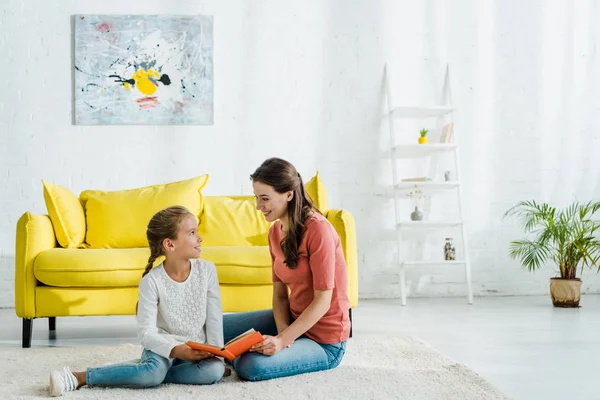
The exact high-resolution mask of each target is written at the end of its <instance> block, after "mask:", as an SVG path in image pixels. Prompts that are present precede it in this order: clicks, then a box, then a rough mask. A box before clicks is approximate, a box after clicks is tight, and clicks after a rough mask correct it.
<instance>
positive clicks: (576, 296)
mask: <svg viewBox="0 0 600 400" xmlns="http://www.w3.org/2000/svg"><path fill="white" fill-rule="evenodd" d="M598 210H600V202H591V201H590V202H587V203H583V204H580V203H578V202H576V203H574V204H572V205H570V206H569V207H567V208H565V209H562V210H558V209H556V208H555V207H552V206H550V205H548V204H546V203H543V204H538V203H536V202H535V201H522V202H520V203H519V204H517V205H516V206H514V207H512V208H511V209H509V210H508V211H507V212H506V213H505V214H504V217H507V216H516V217H517V218H519V221H520V223H521V225H522V227H523V230H524V231H525V232H527V233H533V234H534V235H535V237H534V238H533V239H532V240H530V239H522V240H515V241H512V242H511V244H510V249H509V255H510V257H511V258H514V259H520V260H521V263H522V264H523V266H524V267H526V268H528V269H529V270H530V271H534V270H536V269H538V268H540V267H541V266H542V264H543V263H544V262H545V261H547V260H552V261H554V263H556V265H557V266H558V268H559V271H560V277H555V278H551V279H550V296H551V297H552V303H553V304H554V306H555V307H579V300H580V298H581V279H580V278H578V277H577V269H578V268H579V275H581V273H582V272H583V268H584V267H587V268H590V269H591V268H597V269H598V272H600V238H599V236H598V235H599V234H600V221H599V220H594V219H592V217H593V216H594V213H596V212H597V211H598Z"/></svg>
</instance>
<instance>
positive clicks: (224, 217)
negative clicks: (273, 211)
mask: <svg viewBox="0 0 600 400" xmlns="http://www.w3.org/2000/svg"><path fill="white" fill-rule="evenodd" d="M270 227H271V223H270V222H267V221H265V217H263V215H262V213H261V212H260V211H258V210H256V200H255V199H254V196H204V209H203V210H202V213H201V214H200V225H199V226H198V233H199V234H200V236H202V239H203V242H202V245H203V246H267V245H268V244H269V242H268V237H267V236H268V234H269V228H270Z"/></svg>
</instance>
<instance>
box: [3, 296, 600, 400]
mask: <svg viewBox="0 0 600 400" xmlns="http://www.w3.org/2000/svg"><path fill="white" fill-rule="evenodd" d="M581 305H582V308H579V309H555V308H553V307H552V305H551V302H550V299H549V297H546V296H544V297H538V296H532V297H487V298H476V299H475V303H474V304H473V305H471V306H469V305H468V304H466V300H465V299H463V298H451V299H440V298H437V299H409V302H408V305H407V306H406V307H402V306H400V302H399V301H396V300H363V301H361V302H360V305H359V307H358V308H356V309H355V310H354V336H355V337H370V336H373V337H376V336H382V335H392V334H409V335H414V336H417V337H419V338H421V339H422V340H424V341H426V342H428V343H429V344H431V345H432V346H433V347H434V348H436V349H438V350H439V351H441V352H442V353H444V354H446V355H447V356H448V357H450V358H452V359H454V360H456V361H458V362H461V363H463V364H465V365H467V366H468V367H470V368H471V369H473V370H475V371H476V372H477V373H479V374H480V375H482V376H483V377H485V378H486V379H488V380H489V381H491V382H492V383H494V384H495V385H496V386H497V387H499V388H500V389H501V390H502V391H504V392H505V393H506V394H508V395H509V396H513V397H514V398H515V399H544V400H549V399H573V400H575V399H577V400H580V399H600V296H584V297H583V298H582V302H581ZM56 325H57V335H56V338H49V335H48V321H47V320H44V319H40V320H35V321H34V336H33V337H34V339H33V346H84V345H115V344H119V343H138V341H137V339H136V337H135V335H136V327H135V320H134V318H133V317H84V318H58V319H57V323H56ZM20 338H21V321H20V319H18V318H17V317H16V316H15V314H14V310H12V309H2V310H0V347H6V346H20V345H21V342H20Z"/></svg>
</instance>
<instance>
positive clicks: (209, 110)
mask: <svg viewBox="0 0 600 400" xmlns="http://www.w3.org/2000/svg"><path fill="white" fill-rule="evenodd" d="M74 18H75V55H74V56H75V60H74V68H75V71H74V75H75V123H76V124H82V125H104V124H111V125H117V124H118V125H126V124H151V125H155V124H156V125H159V124H160V125H162V124H199V125H210V124H212V123H213V20H212V17H210V16H200V15H190V16H175V15H168V16H167V15H165V16H163V15H76V16H75V17H74Z"/></svg>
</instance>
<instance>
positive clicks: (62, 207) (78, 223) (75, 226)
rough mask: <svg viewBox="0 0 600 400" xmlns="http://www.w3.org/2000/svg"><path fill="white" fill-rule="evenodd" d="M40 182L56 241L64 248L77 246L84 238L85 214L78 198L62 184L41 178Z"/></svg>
mask: <svg viewBox="0 0 600 400" xmlns="http://www.w3.org/2000/svg"><path fill="white" fill-rule="evenodd" d="M42 184H43V185H44V201H45V202H46V208H47V209H48V215H49V216H50V221H52V225H53V226H54V234H55V235H56V239H57V240H58V243H59V244H60V245H61V247H65V248H73V247H78V246H79V245H81V244H82V243H83V241H84V239H85V214H84V213H83V207H82V206H81V203H80V202H79V199H78V198H77V196H75V195H74V194H73V193H72V192H71V191H70V190H69V189H67V188H65V187H63V186H57V185H53V184H51V183H48V182H46V181H45V180H43V179H42Z"/></svg>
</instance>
